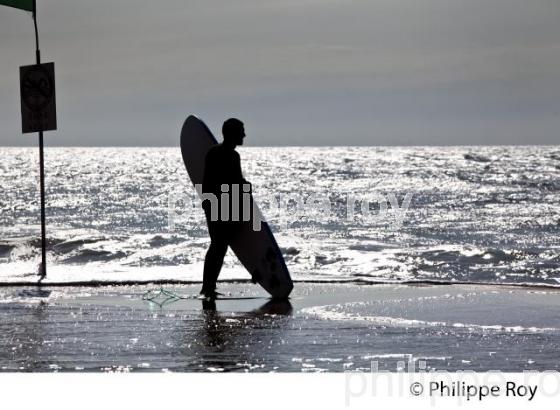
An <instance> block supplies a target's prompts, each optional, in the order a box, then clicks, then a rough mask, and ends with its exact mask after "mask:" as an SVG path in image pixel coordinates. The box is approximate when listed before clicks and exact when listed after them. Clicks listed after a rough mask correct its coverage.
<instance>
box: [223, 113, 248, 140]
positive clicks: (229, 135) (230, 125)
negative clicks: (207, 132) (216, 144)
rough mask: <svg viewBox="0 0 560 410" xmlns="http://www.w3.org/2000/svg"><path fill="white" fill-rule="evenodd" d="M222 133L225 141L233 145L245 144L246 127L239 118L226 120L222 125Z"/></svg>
mask: <svg viewBox="0 0 560 410" xmlns="http://www.w3.org/2000/svg"><path fill="white" fill-rule="evenodd" d="M222 134H223V136H224V142H226V143H228V144H233V145H243V138H245V127H244V126H243V123H242V122H241V121H239V120H238V119H237V118H230V119H228V120H226V121H224V125H223V126H222Z"/></svg>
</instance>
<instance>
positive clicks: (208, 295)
mask: <svg viewBox="0 0 560 410" xmlns="http://www.w3.org/2000/svg"><path fill="white" fill-rule="evenodd" d="M200 296H202V297H203V298H204V299H217V298H218V296H224V295H223V294H222V293H220V292H216V291H215V290H204V289H203V290H201V291H200Z"/></svg>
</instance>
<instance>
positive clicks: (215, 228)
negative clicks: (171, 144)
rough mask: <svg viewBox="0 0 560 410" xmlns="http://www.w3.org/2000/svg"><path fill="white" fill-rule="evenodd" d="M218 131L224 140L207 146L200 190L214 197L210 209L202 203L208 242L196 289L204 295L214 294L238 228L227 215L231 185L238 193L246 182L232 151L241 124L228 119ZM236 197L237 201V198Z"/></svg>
mask: <svg viewBox="0 0 560 410" xmlns="http://www.w3.org/2000/svg"><path fill="white" fill-rule="evenodd" d="M222 134H223V136H224V141H223V142H222V143H221V144H217V145H215V146H213V147H212V148H210V150H209V151H208V153H207V154H206V160H205V163H204V178H203V180H202V192H203V193H209V194H213V195H214V196H215V197H216V198H217V201H216V203H215V205H217V207H218V209H217V210H214V212H212V203H211V201H208V200H205V201H203V202H202V208H203V209H204V213H205V214H206V221H207V223H208V232H209V234H210V241H211V242H210V247H209V248H208V252H207V253H206V259H205V260H204V274H203V284H202V290H201V292H200V293H201V294H202V295H204V296H205V297H207V298H215V297H216V296H217V295H218V293H217V292H216V281H217V280H218V275H219V274H220V270H221V269H222V264H223V262H224V257H225V255H226V252H227V248H228V246H229V245H230V243H231V240H232V239H233V238H234V236H235V235H236V234H237V232H238V231H239V229H240V224H241V222H239V221H232V220H231V219H232V218H231V217H230V216H231V212H230V211H231V208H232V207H231V204H232V201H234V200H235V199H234V198H232V192H233V189H232V186H233V185H237V187H238V188H239V189H238V192H242V187H243V185H244V184H249V182H248V181H246V180H245V179H244V178H243V174H242V172H241V160H240V157H239V153H238V152H237V151H236V150H235V147H236V146H238V145H243V138H245V128H244V127H243V123H242V122H241V121H239V120H238V119H236V118H230V119H228V120H227V121H225V122H224V125H223V127H222ZM224 184H225V185H224ZM224 192H225V193H227V194H228V195H229V196H230V198H229V199H230V200H229V204H228V205H229V210H228V211H226V214H229V215H227V217H226V218H224V213H223V211H222V206H221V205H222V201H221V195H222V194H223V193H224ZM237 200H239V201H240V202H241V200H240V198H239V197H238V198H237ZM240 202H238V203H240ZM216 211H217V212H216Z"/></svg>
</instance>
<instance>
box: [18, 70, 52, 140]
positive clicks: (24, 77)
mask: <svg viewBox="0 0 560 410" xmlns="http://www.w3.org/2000/svg"><path fill="white" fill-rule="evenodd" d="M19 79H20V90H21V125H22V130H23V133H24V134H25V133H29V132H39V131H49V130H56V98H55V87H54V63H45V64H33V65H28V66H23V67H20V68H19Z"/></svg>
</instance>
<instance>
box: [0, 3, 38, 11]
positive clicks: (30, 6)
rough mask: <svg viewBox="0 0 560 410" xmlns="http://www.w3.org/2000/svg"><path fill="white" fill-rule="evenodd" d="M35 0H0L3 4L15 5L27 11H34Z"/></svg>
mask: <svg viewBox="0 0 560 410" xmlns="http://www.w3.org/2000/svg"><path fill="white" fill-rule="evenodd" d="M34 4H35V0H0V5H1V6H8V7H15V8H16V9H22V10H27V11H31V12H32V11H33V9H34Z"/></svg>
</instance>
